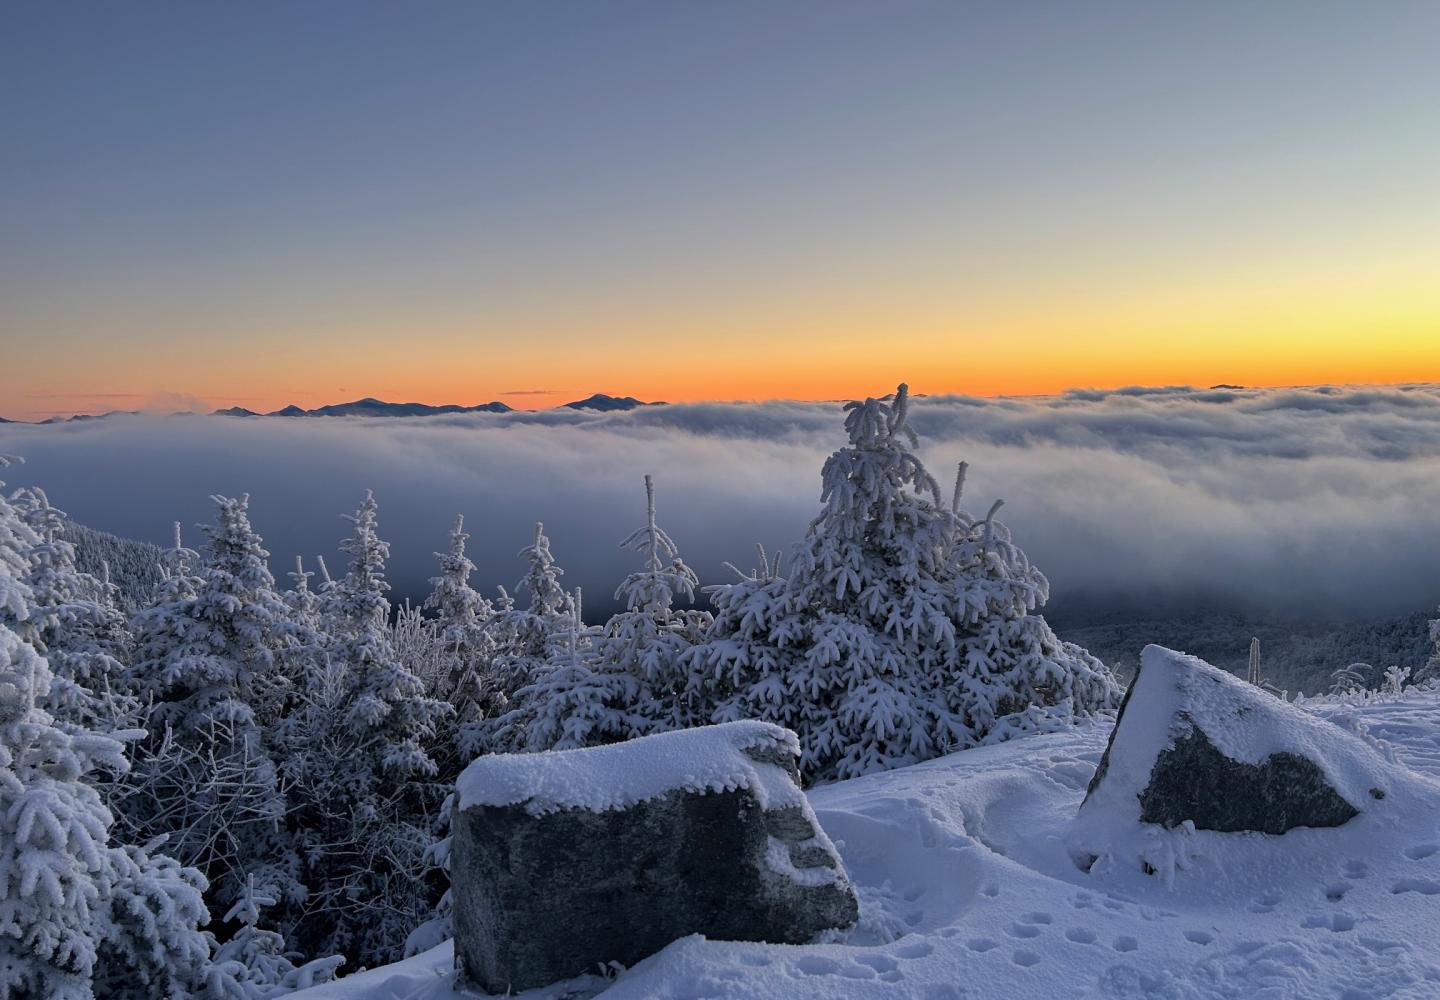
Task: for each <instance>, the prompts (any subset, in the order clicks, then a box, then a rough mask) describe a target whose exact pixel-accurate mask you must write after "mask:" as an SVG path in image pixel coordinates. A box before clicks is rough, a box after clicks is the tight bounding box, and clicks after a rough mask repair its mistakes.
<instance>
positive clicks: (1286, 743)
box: [1077, 646, 1393, 834]
mask: <svg viewBox="0 0 1440 1000" xmlns="http://www.w3.org/2000/svg"><path fill="white" fill-rule="evenodd" d="M1391 777H1393V771H1391V769H1390V767H1389V766H1388V765H1387V763H1386V761H1385V759H1384V758H1383V757H1382V756H1381V755H1380V754H1379V753H1377V752H1376V751H1375V749H1374V748H1373V747H1371V746H1369V745H1368V744H1367V743H1365V742H1364V741H1363V740H1361V739H1359V738H1358V737H1356V736H1354V735H1353V734H1350V733H1347V732H1345V731H1344V730H1342V729H1340V728H1339V727H1338V726H1336V725H1334V724H1333V723H1330V722H1327V721H1325V720H1323V719H1320V718H1317V717H1316V716H1314V715H1311V714H1310V713H1309V712H1306V711H1304V710H1302V709H1300V708H1297V707H1296V706H1294V705H1290V704H1287V703H1286V702H1284V701H1282V700H1280V699H1279V698H1276V697H1274V696H1273V695H1271V694H1269V693H1268V692H1266V691H1264V690H1262V689H1261V688H1258V687H1255V686H1254V685H1252V684H1248V683H1246V682H1244V681H1242V680H1240V679H1239V678H1238V677H1235V676H1233V675H1231V674H1229V673H1227V672H1225V671H1224V670H1220V669H1219V668H1217V667H1213V666H1211V665H1210V664H1208V663H1206V662H1205V661H1203V660H1200V659H1198V658H1196V657H1193V656H1186V655H1185V654H1183V653H1177V652H1175V651H1174V650H1170V649H1166V648H1164V647H1163V646H1147V647H1146V648H1145V651H1144V652H1143V653H1142V654H1141V658H1140V670H1139V672H1138V673H1137V674H1136V675H1135V680H1134V682H1133V683H1132V684H1131V685H1130V689H1129V691H1127V692H1126V694H1125V700H1124V701H1123V702H1122V703H1121V706H1120V717H1119V719H1118V720H1117V721H1116V724H1115V730H1114V732H1113V733H1111V735H1110V743H1109V745H1108V746H1107V747H1106V750H1105V754H1104V756H1103V757H1102V758H1101V759H1100V766H1099V768H1098V769H1097V770H1096V772H1095V777H1094V778H1093V779H1092V780H1091V782H1090V787H1089V790H1088V791H1087V793H1086V795H1085V801H1084V803H1083V804H1082V805H1081V807H1080V814H1079V816H1078V817H1077V823H1078V825H1079V826H1080V827H1081V828H1089V829H1090V830H1091V831H1093V830H1094V829H1096V828H1097V827H1104V826H1106V825H1110V826H1112V827H1113V826H1114V825H1115V824H1135V823H1151V824H1158V825H1159V826H1162V827H1177V826H1180V825H1182V824H1186V823H1187V821H1188V823H1189V824H1193V826H1194V828H1195V829H1197V830H1216V831H1222V832H1236V831H1245V830H1248V831H1256V832H1259V833H1270V834H1281V833H1284V832H1285V831H1287V830H1290V829H1293V828H1295V827H1301V826H1306V827H1333V826H1340V825H1341V824H1343V823H1346V822H1348V821H1349V820H1351V819H1353V818H1354V817H1355V816H1357V815H1359V813H1360V812H1361V811H1363V810H1366V809H1370V808H1373V807H1376V806H1377V805H1378V804H1379V803H1380V802H1382V801H1383V800H1384V798H1385V794H1386V786H1387V784H1388V783H1389V779H1390V778H1391Z"/></svg>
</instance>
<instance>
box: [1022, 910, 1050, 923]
mask: <svg viewBox="0 0 1440 1000" xmlns="http://www.w3.org/2000/svg"><path fill="white" fill-rule="evenodd" d="M1020 922H1021V923H1022V924H1053V923H1054V922H1055V918H1054V917H1052V916H1050V914H1048V913H1046V912H1045V911H1044V910H1036V911H1035V912H1033V913H1027V914H1025V915H1024V916H1022V917H1021V918H1020Z"/></svg>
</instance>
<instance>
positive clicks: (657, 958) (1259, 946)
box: [296, 692, 1440, 1000]
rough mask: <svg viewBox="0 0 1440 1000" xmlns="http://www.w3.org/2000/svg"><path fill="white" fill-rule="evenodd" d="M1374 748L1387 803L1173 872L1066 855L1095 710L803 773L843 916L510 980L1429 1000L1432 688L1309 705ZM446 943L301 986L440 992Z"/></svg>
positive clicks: (363, 996)
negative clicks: (813, 932) (619, 969)
mask: <svg viewBox="0 0 1440 1000" xmlns="http://www.w3.org/2000/svg"><path fill="white" fill-rule="evenodd" d="M1310 707H1311V708H1312V709H1313V710H1315V711H1316V712H1317V713H1318V714H1320V715H1323V716H1326V717H1331V718H1334V719H1336V720H1337V721H1338V722H1339V723H1340V724H1341V725H1342V726H1344V727H1345V728H1348V729H1351V730H1352V731H1355V730H1356V729H1360V730H1368V732H1369V735H1370V736H1371V737H1375V738H1378V739H1379V740H1382V741H1384V742H1385V743H1387V744H1389V747H1390V748H1391V749H1392V750H1393V753H1394V756H1395V759H1396V760H1397V762H1398V763H1399V764H1400V765H1405V766H1408V767H1410V768H1412V769H1414V770H1415V771H1416V772H1419V774H1418V775H1417V776H1416V777H1415V779H1414V780H1413V781H1408V780H1403V779H1402V780H1400V781H1398V782H1397V783H1396V784H1395V785H1394V786H1392V788H1393V792H1392V794H1391V796H1390V797H1389V800H1387V804H1386V808H1385V809H1379V810H1375V811H1373V812H1366V813H1363V814H1362V815H1361V816H1359V817H1357V818H1356V819H1354V820H1352V821H1351V822H1349V823H1347V824H1346V825H1345V826H1343V827H1340V828H1338V829H1326V830H1311V829H1297V830H1292V831H1291V832H1289V833H1287V834H1285V835H1284V836H1281V837H1270V836H1264V835H1260V834H1214V833H1204V832H1201V833H1197V834H1194V835H1193V836H1190V837H1188V838H1187V843H1186V845H1185V847H1186V850H1187V852H1188V853H1189V855H1190V857H1191V860H1190V862H1189V863H1188V864H1187V865H1186V866H1184V867H1181V868H1179V869H1177V870H1176V871H1175V872H1174V873H1173V876H1172V877H1170V878H1168V879H1167V878H1161V877H1157V876H1147V875H1145V874H1143V873H1142V872H1140V871H1139V870H1125V869H1119V870H1117V869H1110V870H1105V871H1101V870H1099V866H1097V870H1096V871H1095V872H1094V873H1091V874H1086V873H1084V872H1082V871H1080V870H1079V869H1078V868H1077V867H1076V865H1075V863H1074V862H1073V861H1072V859H1071V855H1070V851H1069V850H1068V849H1067V846H1066V832H1067V829H1068V827H1069V825H1070V823H1071V820H1072V819H1073V817H1074V816H1075V812H1076V809H1077V808H1078V807H1079V805H1080V802H1081V799H1082V798H1083V797H1084V794H1085V787H1086V784H1087V783H1088V782H1089V780H1090V777H1091V775H1092V773H1093V772H1094V769H1095V765H1096V763H1097V762H1098V760H1099V758H1100V754H1101V752H1102V751H1103V750H1104V747H1105V740H1106V738H1107V737H1108V735H1109V732H1110V726H1109V724H1103V723H1102V724H1094V725H1088V726H1085V727H1083V728H1080V729H1078V730H1075V731H1072V732H1066V733H1058V734H1049V735H1037V736H1030V737H1025V738H1022V739H1018V740H1016V741H1014V742H1011V743H1007V744H1003V745H1000V746H993V747H982V748H979V749H975V750H968V751H964V752H962V753H957V754H953V755H951V756H949V757H946V758H944V759H941V760H937V761H932V762H929V763H926V764H921V765H918V766H915V767H910V768H905V769H903V770H898V771H891V772H887V773H881V774H873V775H868V776H866V777H862V778H857V779H854V780H851V781H845V782H840V783H838V784H834V785H830V786H826V787H822V788H817V789H814V790H813V791H812V792H811V793H810V801H811V803H812V805H813V806H814V808H815V811H816V814H817V815H818V816H819V818H820V821H821V822H822V824H823V825H824V827H825V830H826V832H827V833H828V834H829V835H830V836H831V837H832V838H833V839H834V840H835V842H836V844H837V845H838V846H839V848H840V851H841V854H842V855H843V857H844V860H845V864H846V866H847V868H848V870H849V873H850V875H851V878H852V879H853V880H854V882H855V884H856V886H857V887H858V888H859V891H860V895H861V913H862V916H861V921H860V924H859V925H858V926H857V927H856V928H855V929H854V930H852V931H850V932H848V933H846V934H843V935H838V936H837V937H836V939H835V940H833V941H830V942H827V943H822V944H813V945H807V946H801V947H794V946H783V945H765V944H750V943H732V942H721V941H707V940H705V939H703V938H700V937H698V936H696V937H690V938H686V939H683V940H680V941H677V942H675V943H674V944H672V945H671V946H670V947H668V948H666V949H665V950H664V951H662V952H660V953H659V954H656V955H654V956H652V957H650V958H649V959H646V960H645V961H644V962H641V963H640V964H638V965H636V966H635V967H634V968H632V969H630V970H628V971H627V972H624V973H622V974H621V975H619V976H618V977H617V978H615V979H614V981H613V982H609V983H607V982H605V981H604V980H599V979H590V980H588V981H585V980H581V981H575V982H571V983H568V984H562V985H560V986H556V987H551V988H549V989H546V990H538V991H533V992H531V993H527V994H524V995H525V996H527V997H534V998H536V1000H539V998H542V997H543V998H558V997H565V996H587V995H590V994H592V993H595V992H597V991H603V992H604V996H605V997H606V998H607V1000H627V998H642V997H643V998H675V1000H680V998H701V997H735V998H751V1000H759V998H770V997H777V998H778V997H807V998H809V997H886V998H892V997H915V998H924V1000H982V998H983V1000H994V998H1006V997H1015V998H1051V997H1092V996H1093V997H1136V998H1138V997H1147V998H1167V1000H1168V998H1174V1000H1183V998H1211V997H1235V998H1241V997H1243V998H1252V997H1254V998H1268V1000H1280V998H1297V1000H1298V998H1321V997H1328V998H1336V1000H1370V998H1383V997H1393V998H1401V997H1404V998H1422V997H1423V998H1433V997H1440V694H1437V693H1433V692H1423V693H1422V692H1411V693H1409V694H1407V695H1406V696H1404V697H1401V698H1393V699H1389V700H1384V699H1377V700H1372V701H1370V702H1368V703H1365V704H1361V705H1356V706H1345V705H1335V704H1315V705H1311V706H1310ZM464 995H466V994H464V993H459V992H457V991H456V990H455V989H454V988H453V986H452V977H451V951H450V947H449V945H444V946H442V947H440V948H436V949H434V950H433V951H430V952H427V953H425V954H423V955H420V956H417V957H415V958H412V959H410V960H408V961H406V962H402V963H399V964H396V965H392V966H388V967H386V968H383V969H376V970H373V971H371V972H368V973H363V974H360V975H357V976H354V977H351V978H349V979H344V980H341V981H339V982H337V983H333V984H330V985H326V986H322V987H318V988H315V989H312V990H309V991H305V992H303V993H300V994H297V995H296V996H297V997H299V998H303V1000H440V998H450V997H456V996H464Z"/></svg>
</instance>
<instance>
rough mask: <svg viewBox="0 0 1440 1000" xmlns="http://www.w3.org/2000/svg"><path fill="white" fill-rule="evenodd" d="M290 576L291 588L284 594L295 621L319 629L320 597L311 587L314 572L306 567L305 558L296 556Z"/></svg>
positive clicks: (303, 625) (309, 627) (288, 574)
mask: <svg viewBox="0 0 1440 1000" xmlns="http://www.w3.org/2000/svg"><path fill="white" fill-rule="evenodd" d="M286 575H287V576H289V577H290V581H291V583H290V589H289V590H287V591H285V593H284V594H283V595H282V596H283V597H284V599H285V605H286V607H288V608H289V609H290V614H291V616H292V617H293V618H294V619H295V622H296V623H297V624H298V625H300V626H301V627H303V628H308V629H312V630H318V629H319V627H320V598H319V595H317V594H316V593H315V591H313V590H311V589H310V578H311V577H312V576H314V575H315V574H314V572H312V571H309V570H306V569H305V560H304V558H303V557H301V556H296V557H295V568H294V569H293V570H291V571H290V572H289V573H287V574H286Z"/></svg>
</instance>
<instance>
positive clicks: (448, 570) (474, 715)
mask: <svg viewBox="0 0 1440 1000" xmlns="http://www.w3.org/2000/svg"><path fill="white" fill-rule="evenodd" d="M469 537H470V536H469V534H467V533H466V531H465V518H464V516H463V515H457V516H456V518H455V525H454V527H453V528H451V529H450V548H449V550H448V551H445V552H437V553H435V558H436V559H437V560H439V562H440V575H439V576H434V577H431V578H430V585H431V587H432V588H433V589H432V590H431V591H430V596H429V597H427V598H426V599H425V603H424V605H423V607H424V608H425V609H428V610H433V611H434V612H435V613H436V619H435V626H436V635H435V639H436V642H437V644H438V646H439V650H438V652H439V656H440V658H441V665H442V668H443V669H442V672H441V673H440V675H439V676H438V677H437V678H436V682H437V683H435V684H434V685H432V687H431V690H430V694H432V695H433V696H435V697H437V698H440V699H441V700H443V701H448V702H449V703H450V705H451V706H452V707H453V708H454V709H455V722H456V723H457V724H458V725H468V724H472V723H475V722H479V721H480V720H482V719H485V718H488V717H491V716H493V715H495V714H497V712H498V711H499V710H502V709H503V708H504V707H505V695H504V692H503V691H501V690H499V688H498V686H497V685H496V684H495V683H494V680H493V678H492V676H491V660H492V659H493V658H494V656H495V638H494V635H493V634H492V632H491V630H490V628H489V625H490V620H491V618H493V617H494V615H495V606H494V604H492V603H491V602H490V601H489V600H488V599H487V598H486V597H485V596H484V595H483V594H481V593H480V592H479V591H477V590H475V589H474V588H473V587H471V586H470V574H471V573H473V572H475V564H474V563H473V562H471V561H470V557H469V556H467V555H466V554H465V542H466V540H467V539H469ZM546 554H547V556H548V552H547V553H546Z"/></svg>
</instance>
